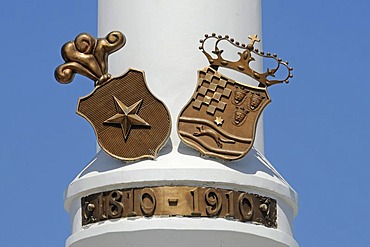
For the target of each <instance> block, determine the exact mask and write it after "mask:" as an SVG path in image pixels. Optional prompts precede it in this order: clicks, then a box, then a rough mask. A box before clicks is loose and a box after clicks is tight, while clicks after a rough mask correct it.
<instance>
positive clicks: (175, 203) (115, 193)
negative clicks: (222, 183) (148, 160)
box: [81, 186, 277, 228]
mask: <svg viewBox="0 0 370 247" xmlns="http://www.w3.org/2000/svg"><path fill="white" fill-rule="evenodd" d="M81 207H82V225H83V226H84V225H88V224H92V223H97V222H101V221H105V220H110V219H118V218H127V217H151V216H162V217H165V216H166V217H172V216H184V217H212V218H225V219H228V220H238V221H241V222H252V223H255V224H261V225H263V226H266V227H272V228H276V227H277V207H276V201H275V200H274V199H272V198H269V197H264V196H260V195H257V194H251V193H247V192H241V191H235V190H227V189H220V188H206V187H192V186H161V187H145V188H132V189H122V190H112V191H106V192H101V193H96V194H92V195H89V196H86V197H83V198H82V199H81Z"/></svg>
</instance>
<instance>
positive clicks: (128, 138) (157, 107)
mask: <svg viewBox="0 0 370 247" xmlns="http://www.w3.org/2000/svg"><path fill="white" fill-rule="evenodd" d="M77 114H79V115H81V116H82V117H84V118H85V119H86V120H87V121H89V122H90V124H91V125H92V126H93V128H94V130H95V133H96V136H97V140H98V143H99V145H100V146H101V148H102V149H104V151H105V152H107V153H108V154H110V155H111V156H113V157H115V158H117V159H121V160H125V161H130V160H137V159H141V158H152V159H154V158H155V157H156V156H157V153H158V151H159V149H160V148H161V147H162V146H163V145H164V144H165V141H166V140H167V139H168V136H169V133H170V128H171V127H170V115H169V112H168V110H167V108H166V106H165V105H164V104H163V103H162V102H161V101H160V100H158V99H157V98H156V97H154V95H153V94H152V93H151V92H150V91H149V89H148V87H147V85H146V82H145V75H144V72H143V71H140V70H136V69H130V70H129V71H128V72H126V73H125V74H123V75H122V76H119V77H116V78H113V79H110V80H108V81H107V82H105V83H104V84H102V85H100V86H97V87H96V88H95V89H94V91H93V92H92V93H91V94H89V95H88V96H86V97H83V98H80V99H79V102H78V107H77Z"/></svg>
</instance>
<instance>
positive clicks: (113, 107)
mask: <svg viewBox="0 0 370 247" xmlns="http://www.w3.org/2000/svg"><path fill="white" fill-rule="evenodd" d="M125 43H126V38H125V36H124V35H123V34H122V33H121V32H118V31H115V32H111V33H109V34H108V35H107V36H106V37H105V38H99V39H95V38H94V37H92V36H91V35H89V34H86V33H83V34H80V35H78V36H77V37H76V39H75V40H74V41H70V42H67V43H66V44H65V45H64V46H63V47H62V57H63V59H64V60H65V63H64V64H62V65H60V66H59V67H58V68H56V70H55V78H56V79H57V80H58V81H59V82H61V83H70V82H71V81H72V80H73V78H74V75H75V74H76V73H79V74H82V75H85V76H87V77H89V78H90V79H92V80H93V81H94V82H95V89H94V90H93V91H92V92H91V93H90V94H89V95H87V96H85V97H82V98H80V99H79V101H78V107H77V114H79V115H80V116H82V117H84V118H85V119H86V120H87V121H88V122H89V123H90V124H91V125H92V127H93V128H94V131H95V133H96V137H97V141H98V143H99V145H100V146H101V148H102V149H103V150H104V151H105V152H106V153H108V154H109V155H111V156H112V157H114V158H117V159H120V160H124V161H132V160H138V159H143V158H150V159H154V158H156V156H157V154H158V151H159V150H160V148H162V147H163V146H164V144H165V143H166V141H167V139H168V137H169V134H170V131H171V123H170V115H169V112H168V110H167V108H166V106H165V105H164V104H163V103H162V102H161V101H160V100H158V99H157V98H156V97H155V96H154V95H153V94H152V93H151V92H150V91H149V89H148V86H147V84H146V81H145V75H144V72H143V71H140V70H136V69H129V70H128V71H127V72H126V73H124V74H123V75H121V76H118V77H115V78H112V76H111V75H110V74H108V55H109V54H110V53H112V52H114V51H117V50H118V49H120V48H121V47H123V45H124V44H125ZM144 208H145V207H144Z"/></svg>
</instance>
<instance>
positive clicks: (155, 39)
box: [65, 0, 298, 247]
mask: <svg viewBox="0 0 370 247" xmlns="http://www.w3.org/2000/svg"><path fill="white" fill-rule="evenodd" d="M98 10H99V14H98V37H105V36H106V35H107V34H108V33H109V32H111V31H114V30H118V31H121V32H122V33H123V34H124V35H125V36H126V38H127V43H126V45H125V46H124V47H123V48H122V49H121V50H119V51H117V52H116V53H114V54H112V55H110V57H109V72H110V74H112V76H118V75H121V74H123V73H124V72H125V71H127V70H128V68H136V69H140V70H143V71H145V75H146V81H147V84H148V87H149V88H150V90H151V92H152V93H153V94H154V95H155V96H156V97H157V98H159V99H160V100H161V101H163V102H164V103H165V104H166V106H167V107H168V109H169V111H170V114H171V118H172V132H171V135H170V140H169V141H168V142H167V144H166V145H165V146H164V147H163V148H162V150H161V151H160V152H159V156H158V158H157V159H156V160H144V161H137V162H122V161H119V160H117V159H114V158H111V157H110V156H108V155H107V154H105V153H104V152H103V151H102V150H100V151H99V152H98V153H97V154H96V156H95V157H94V158H93V159H92V161H91V162H90V163H89V164H87V166H86V167H85V168H84V169H83V170H82V171H81V173H80V174H78V175H77V176H76V178H75V179H74V180H73V181H72V182H71V183H70V185H69V186H68V188H67V189H66V191H65V209H66V210H67V212H69V214H70V217H71V223H72V233H71V236H70V237H69V238H68V239H67V241H66V246H68V247H85V246H86V247H87V246H111V247H114V246H117V247H118V246H137V247H142V246H146V245H151V246H172V247H177V246H202V247H206V246H230V247H237V246H254V247H259V246H260V247H267V246H271V247H272V246H273V247H276V246H298V244H297V242H296V241H295V240H294V237H293V219H294V217H295V216H296V214H297V210H298V207H297V194H296V192H295V191H294V190H293V189H292V188H291V187H290V185H289V184H288V183H287V182H286V181H285V180H284V179H283V178H282V176H281V175H280V174H279V173H278V172H277V171H276V170H275V169H274V167H273V166H272V165H271V164H270V163H269V162H268V161H267V159H266V158H265V157H264V152H263V147H264V144H263V126H262V122H263V121H262V118H261V119H260V121H259V124H258V128H257V137H256V140H255V144H254V148H253V149H252V150H251V151H250V152H249V153H248V155H247V156H246V157H245V158H243V159H241V160H238V161H235V162H226V161H221V160H217V159H211V158H205V157H201V156H200V155H199V152H197V151H195V150H193V149H191V148H189V147H187V146H185V145H184V144H182V143H181V141H180V139H179V137H178V135H177V129H176V126H177V117H178V114H179V113H180V111H181V109H182V107H184V106H185V105H186V104H187V102H188V100H189V99H190V97H191V96H192V94H193V92H194V90H195V87H196V82H197V71H198V70H199V69H202V68H204V67H206V66H208V61H207V59H206V57H205V56H204V55H203V53H202V52H201V51H200V50H199V49H198V46H199V40H200V39H201V38H203V37H204V34H206V33H208V34H211V33H213V32H214V33H216V34H220V35H226V34H228V35H230V37H233V38H235V40H238V41H240V42H244V43H248V42H249V40H248V39H247V37H248V35H253V34H257V35H258V36H259V37H261V38H263V35H262V33H261V30H262V28H261V1H260V0H217V1H215V0H201V1H199V0H197V1H196V0H186V1H181V0H135V1H134V0H99V8H98ZM256 47H257V48H260V49H261V43H257V44H256ZM272 49H273V47H272ZM231 56H232V55H231ZM230 59H235V55H234V57H231V58H230ZM254 68H255V69H257V70H261V71H262V61H259V60H258V61H257V62H256V63H255V65H254ZM223 72H224V71H222V73H223ZM226 73H227V72H226V71H225V74H226ZM230 77H232V78H233V79H236V80H239V81H243V82H246V81H247V82H248V83H251V84H253V83H255V82H254V81H253V80H251V79H248V78H246V77H245V76H240V75H235V74H233V75H232V76H230ZM156 186H199V187H209V188H220V189H225V190H233V191H243V192H246V193H252V194H258V195H260V196H264V197H268V198H272V199H274V200H276V203H277V204H276V205H277V226H276V228H275V227H266V226H264V225H261V224H255V223H252V222H241V221H237V220H231V219H226V218H212V217H179V216H176V217H170V216H168V217H164V216H152V217H139V216H137V217H126V218H119V219H114V220H105V221H101V222H98V223H92V224H88V225H84V226H83V225H82V208H81V198H83V197H85V196H88V195H92V194H94V193H100V192H106V191H112V190H116V189H119V190H120V189H132V188H150V187H156Z"/></svg>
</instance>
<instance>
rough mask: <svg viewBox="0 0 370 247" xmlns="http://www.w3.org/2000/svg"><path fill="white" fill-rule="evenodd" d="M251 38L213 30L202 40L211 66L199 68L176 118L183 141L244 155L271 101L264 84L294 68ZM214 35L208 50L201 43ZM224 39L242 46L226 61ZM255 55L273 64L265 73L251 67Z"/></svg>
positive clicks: (209, 152)
mask: <svg viewBox="0 0 370 247" xmlns="http://www.w3.org/2000/svg"><path fill="white" fill-rule="evenodd" d="M249 38H250V39H251V41H250V43H249V44H248V45H245V44H240V43H239V42H236V41H235V40H234V39H232V38H230V37H229V36H227V35H226V36H216V34H212V35H211V36H210V35H206V36H205V38H204V39H202V40H201V41H200V42H201V46H200V47H199V49H200V50H201V51H202V52H203V54H204V55H205V56H206V57H207V59H208V61H209V64H210V66H208V67H206V68H204V69H201V70H199V71H198V83H197V87H196V90H195V92H194V94H193V96H192V97H191V99H190V100H189V102H188V103H187V105H186V106H185V107H184V108H183V109H182V111H181V112H180V115H179V118H178V134H179V136H180V138H181V140H182V141H183V142H184V143H185V144H186V145H188V146H190V147H192V148H194V149H197V150H198V151H199V152H201V154H203V155H206V156H211V157H216V158H221V159H225V160H237V159H241V158H243V157H244V156H245V155H246V154H247V153H248V152H249V150H250V149H251V148H252V145H253V142H254V139H255V132H256V128H257V121H258V118H259V116H260V115H261V113H262V111H263V109H264V108H265V107H266V106H267V105H268V104H269V103H270V101H271V100H270V96H269V95H268V92H267V89H266V88H267V87H268V86H270V85H273V84H277V83H282V82H286V83H287V82H288V79H289V78H291V77H292V74H291V71H292V68H291V67H288V62H283V61H282V60H281V59H280V58H277V55H276V54H274V55H271V54H270V53H266V54H265V53H264V52H262V51H261V52H260V51H258V49H255V48H254V44H255V43H256V42H259V39H258V38H257V35H254V36H249ZM212 40H213V41H214V47H213V50H212V51H211V52H208V51H206V49H205V47H210V46H205V43H207V42H211V41H212ZM222 42H223V43H226V44H231V46H232V47H234V48H236V49H241V52H238V54H239V56H240V58H239V60H237V61H229V60H227V59H224V58H223V57H222V54H223V50H221V49H220V48H219V47H220V44H221V43H222ZM223 47H224V46H223ZM256 56H259V57H262V58H266V59H272V60H273V61H275V62H276V67H275V68H272V69H269V68H268V69H267V71H266V72H263V73H260V72H258V71H256V70H253V69H252V68H251V67H250V63H251V62H253V61H255V57H256ZM219 67H224V68H228V69H233V70H236V71H238V72H240V73H243V74H245V75H248V76H250V77H252V78H253V79H254V80H255V81H256V82H258V83H259V86H257V87H255V86H250V85H246V84H244V83H241V82H238V81H236V80H233V79H232V78H229V77H227V76H225V75H223V74H221V73H220V72H219V71H217V69H218V68H219ZM279 68H285V69H286V71H287V76H286V77H285V78H283V79H281V80H279V79H275V74H276V72H277V71H278V70H279ZM271 78H272V79H271ZM243 200H244V201H245V200H247V199H243ZM245 202H246V203H247V201H245ZM245 205H247V204H245ZM246 215H247V214H246ZM246 217H247V216H246Z"/></svg>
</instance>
